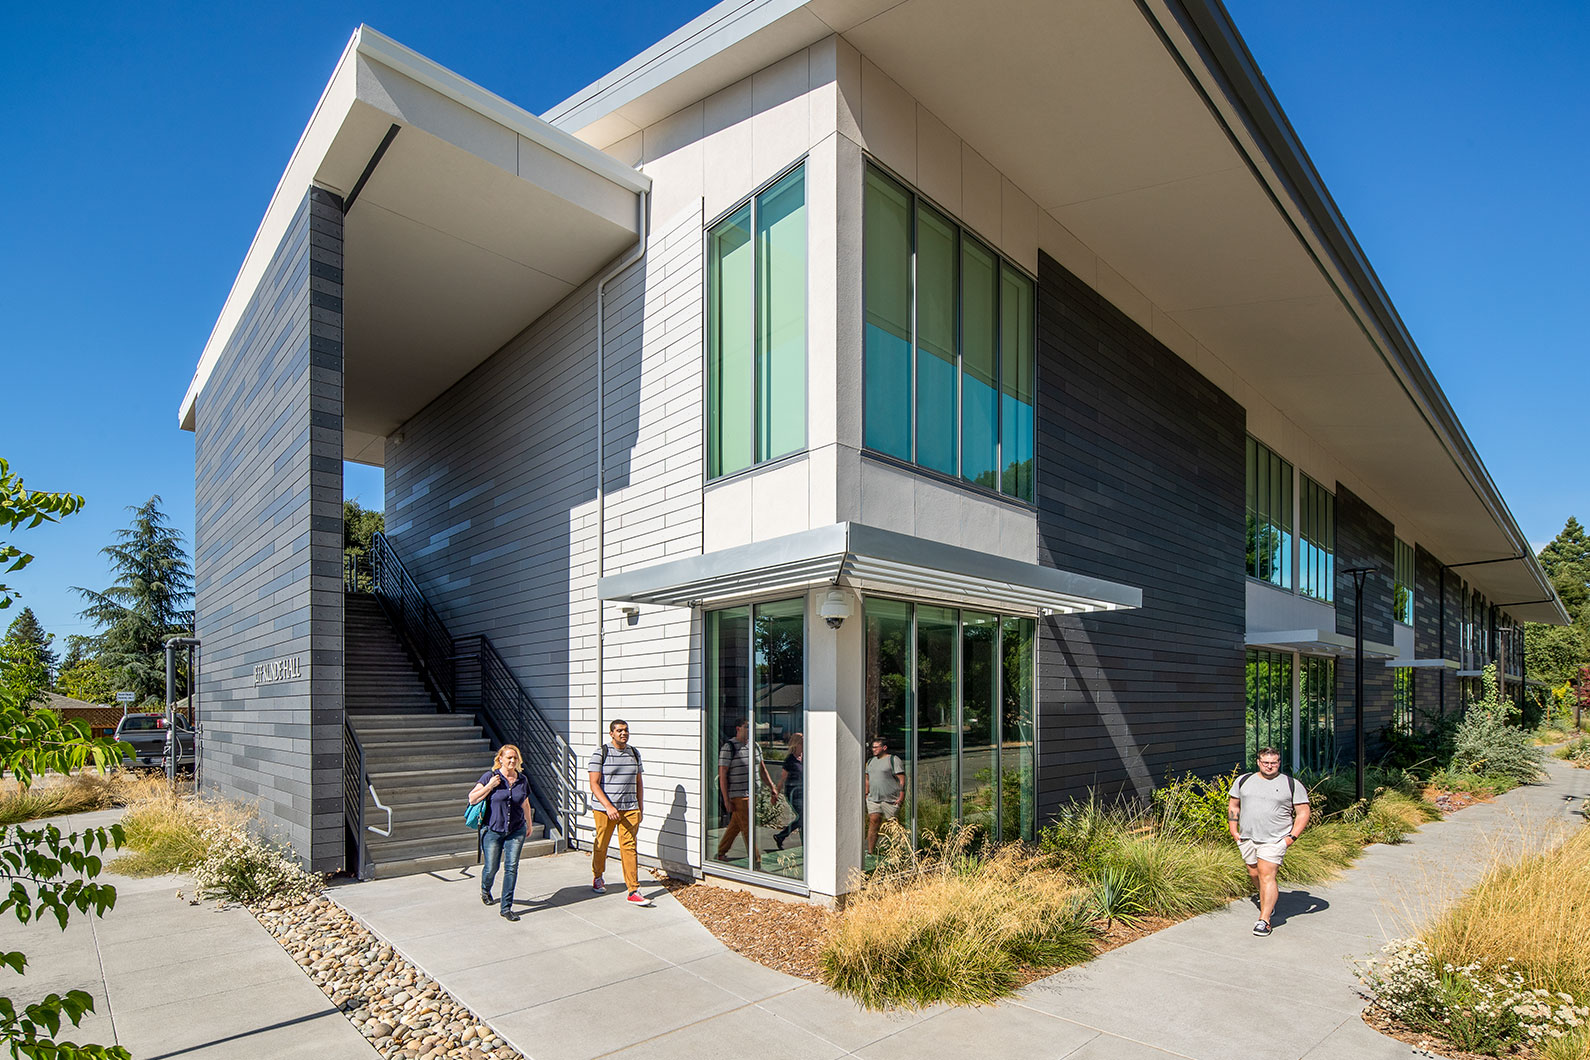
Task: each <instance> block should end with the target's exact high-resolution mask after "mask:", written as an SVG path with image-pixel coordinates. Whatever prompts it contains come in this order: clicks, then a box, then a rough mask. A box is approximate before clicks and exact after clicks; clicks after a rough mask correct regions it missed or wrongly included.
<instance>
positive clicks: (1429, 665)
mask: <svg viewBox="0 0 1590 1060" xmlns="http://www.w3.org/2000/svg"><path fill="white" fill-rule="evenodd" d="M1386 665H1387V666H1389V667H1391V668H1392V669H1393V670H1458V669H1461V668H1462V666H1463V664H1462V663H1460V662H1458V661H1457V660H1456V659H1387V660H1386Z"/></svg>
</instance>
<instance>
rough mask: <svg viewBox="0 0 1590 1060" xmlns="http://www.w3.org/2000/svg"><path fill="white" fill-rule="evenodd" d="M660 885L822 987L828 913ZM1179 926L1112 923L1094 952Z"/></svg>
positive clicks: (759, 956) (760, 958)
mask: <svg viewBox="0 0 1590 1060" xmlns="http://www.w3.org/2000/svg"><path fill="white" fill-rule="evenodd" d="M664 883H665V884H666V886H667V887H668V891H669V893H671V894H672V895H673V896H674V897H675V898H677V899H678V900H679V904H680V905H682V906H684V907H685V908H686V909H688V910H690V912H691V914H692V915H694V916H695V918H696V919H697V920H699V921H701V924H702V926H703V927H705V928H706V929H707V930H708V931H710V932H712V934H713V935H715V936H717V938H718V940H719V941H720V942H722V943H723V944H724V945H725V946H727V947H729V949H731V950H733V951H734V952H736V953H738V954H740V955H741V956H743V957H747V958H749V959H751V960H753V961H755V962H756V963H757V964H761V965H765V966H767V967H769V968H772V969H774V970H775V971H780V972H784V973H785V974H786V975H793V976H795V977H796V978H799V979H806V980H809V981H811V982H814V983H820V982H822V979H823V976H822V962H821V960H820V956H821V954H822V950H823V942H824V941H825V939H826V938H827V934H828V927H829V925H830V924H831V923H832V922H833V920H834V917H835V914H834V913H833V912H832V911H831V910H828V909H824V908H823V907H821V906H818V905H811V904H808V903H805V902H798V901H784V900H781V899H777V898H769V897H767V896H765V895H761V894H753V893H751V892H749V891H737V890H731V889H729V888H727V887H714V886H712V885H711V884H706V883H686V882H683V881H680V880H665V881H664ZM1181 919H1185V918H1181ZM1180 922H1181V921H1180V920H1179V919H1175V918H1170V917H1144V918H1143V919H1141V920H1138V921H1136V922H1134V923H1130V924H1128V923H1124V922H1120V921H1117V922H1116V923H1113V924H1110V925H1109V926H1108V927H1106V928H1104V929H1103V930H1102V931H1101V932H1100V934H1099V937H1098V939H1097V941H1096V942H1095V943H1094V949H1095V953H1108V952H1109V951H1110V950H1113V949H1118V948H1120V947H1121V946H1124V945H1126V944H1127V943H1128V942H1136V941H1137V940H1138V939H1140V938H1143V937H1144V936H1146V935H1152V934H1153V933H1154V932H1156V931H1161V930H1163V929H1165V928H1168V927H1170V926H1171V925H1172V924H1177V923H1180ZM1060 970H1061V968H1059V967H1036V968H1027V967H1024V968H1022V969H1021V985H1022V986H1026V985H1027V984H1028V983H1033V982H1036V981H1038V980H1039V979H1043V978H1045V977H1047V976H1050V975H1053V974H1054V973H1055V972H1058V971H1060Z"/></svg>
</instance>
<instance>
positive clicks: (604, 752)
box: [602, 742, 607, 766]
mask: <svg viewBox="0 0 1590 1060" xmlns="http://www.w3.org/2000/svg"><path fill="white" fill-rule="evenodd" d="M602 765H604V766H605V765H607V744H606V743H605V742H604V743H603V744H602Z"/></svg>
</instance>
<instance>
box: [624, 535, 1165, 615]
mask: <svg viewBox="0 0 1590 1060" xmlns="http://www.w3.org/2000/svg"><path fill="white" fill-rule="evenodd" d="M825 584H826V585H843V586H848V587H850V588H852V589H855V590H856V591H857V592H860V593H863V594H874V593H876V594H879V595H889V596H907V597H915V598H922V599H931V600H935V601H942V602H948V603H960V604H967V605H971V606H983V607H989V608H995V609H999V610H1003V611H1006V612H1009V613H1016V614H1028V615H1038V614H1050V613H1052V614H1083V613H1088V612H1093V611H1121V610H1127V609H1130V608H1136V607H1141V606H1142V605H1143V591H1142V590H1141V589H1137V588H1134V587H1132V586H1129V585H1120V584H1117V583H1115V582H1108V581H1104V580H1102V579H1099V578H1089V577H1086V576H1084V575H1081V574H1072V573H1070V572H1068V571H1061V570H1055V569H1053V568H1052V567H1044V566H1040V565H1038V564H1036V563H1025V562H1022V561H1020V560H1014V559H1009V558H1007V557H1005V556H995V555H991V554H990V553H987V552H978V551H975V550H973V549H969V548H960V547H957V546H955V545H946V544H942V543H940V542H937V541H928V540H925V539H923V538H920V537H912V536H910V535H909V534H900V533H895V532H894V531H891V530H879V529H878V528H876V527H872V526H864V525H862V524H861V523H835V524H833V525H832V526H824V527H819V528H817V529H815V530H805V531H802V532H800V533H797V534H790V535H788V536H785V537H778V538H773V539H772V540H769V541H757V542H754V543H752V544H749V545H739V546H736V547H734V548H726V549H722V550H721V551H718V552H711V553H708V554H706V555H704V556H691V557H688V558H686V559H677V560H670V561H668V562H665V563H658V564H655V565H653V566H650V567H643V568H640V569H639V570H632V571H625V572H624V573H622V574H612V575H608V576H607V577H604V578H602V579H601V581H600V582H599V583H598V586H597V593H598V595H599V596H600V597H601V598H602V599H603V600H616V601H627V602H632V603H648V604H662V605H666V606H670V607H715V606H719V605H722V604H726V603H731V602H733V601H736V600H748V599H753V598H757V597H767V596H772V595H775V594H777V593H782V592H795V591H805V590H806V589H809V588H812V587H815V586H818V585H825Z"/></svg>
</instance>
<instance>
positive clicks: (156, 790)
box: [0, 769, 166, 825]
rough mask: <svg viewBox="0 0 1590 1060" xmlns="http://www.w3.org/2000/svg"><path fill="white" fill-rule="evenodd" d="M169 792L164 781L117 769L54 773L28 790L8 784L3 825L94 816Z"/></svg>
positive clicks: (0, 803)
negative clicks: (45, 819) (54, 818)
mask: <svg viewBox="0 0 1590 1060" xmlns="http://www.w3.org/2000/svg"><path fill="white" fill-rule="evenodd" d="M165 789H166V781H165V778H163V777H162V778H160V779H159V780H156V779H154V778H153V777H151V776H149V775H147V774H144V773H136V772H132V771H129V770H124V769H118V770H113V771H111V772H109V773H99V772H95V771H93V770H84V771H83V772H81V773H74V774H72V775H71V776H61V775H59V774H51V775H49V776H46V777H43V778H41V779H39V780H38V781H37V782H36V783H34V784H32V785H30V786H29V787H27V788H22V787H19V786H17V785H16V784H14V783H13V784H8V785H7V787H6V790H5V791H4V792H0V825H12V824H21V823H22V822H24V821H34V820H38V819H39V818H43V817H59V816H62V815H64V814H73V813H92V812H94V811H95V810H108V809H110V808H112V807H114V806H131V805H134V804H136V803H138V802H141V801H144V800H146V799H149V798H153V797H155V796H156V795H158V794H161V793H163V792H164V791H165Z"/></svg>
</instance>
